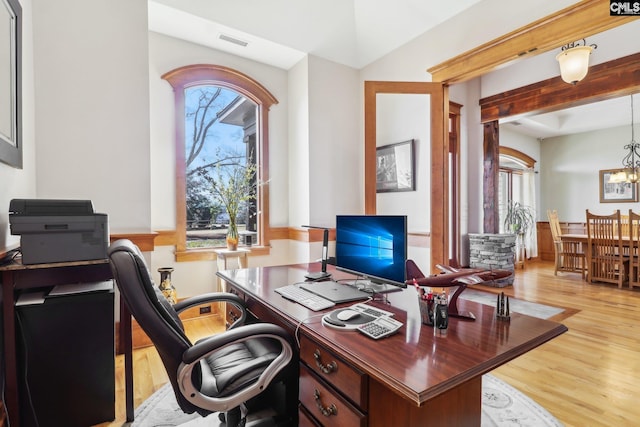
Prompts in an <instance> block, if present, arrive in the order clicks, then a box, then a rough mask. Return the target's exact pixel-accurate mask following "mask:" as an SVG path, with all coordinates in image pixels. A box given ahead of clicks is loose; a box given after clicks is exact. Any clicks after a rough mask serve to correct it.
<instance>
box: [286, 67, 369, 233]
mask: <svg viewBox="0 0 640 427" xmlns="http://www.w3.org/2000/svg"><path fill="white" fill-rule="evenodd" d="M358 87H359V80H358V72H357V71H356V70H354V69H352V68H349V67H346V66H344V65H340V64H337V63H335V62H331V61H327V60H324V59H321V58H318V57H316V56H310V57H309V160H308V161H309V174H310V176H309V206H310V211H309V222H310V224H311V225H318V226H326V227H335V221H336V214H350V213H363V209H364V191H363V190H364V149H363V145H362V144H361V143H360V141H359V135H360V120H359V119H360V115H359V114H358V106H359V104H360V99H359V97H358V94H359V91H358ZM291 202H292V203H296V201H295V199H294V198H293V197H292V200H291ZM292 225H295V224H292Z"/></svg>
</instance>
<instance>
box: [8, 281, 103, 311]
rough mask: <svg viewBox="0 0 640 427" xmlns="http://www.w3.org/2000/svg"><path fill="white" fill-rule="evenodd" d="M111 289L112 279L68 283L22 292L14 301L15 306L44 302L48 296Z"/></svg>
mask: <svg viewBox="0 0 640 427" xmlns="http://www.w3.org/2000/svg"><path fill="white" fill-rule="evenodd" d="M111 289H113V281H112V280H105V281H104V282H89V283H69V284H65V285H57V286H54V287H53V288H52V289H51V290H43V291H40V290H38V291H27V292H22V293H21V294H20V296H19V297H18V300H17V301H16V307H18V306H26V305H36V304H44V302H45V300H46V299H47V298H50V297H61V296H68V295H76V294H84V293H89V292H102V291H110V290H111Z"/></svg>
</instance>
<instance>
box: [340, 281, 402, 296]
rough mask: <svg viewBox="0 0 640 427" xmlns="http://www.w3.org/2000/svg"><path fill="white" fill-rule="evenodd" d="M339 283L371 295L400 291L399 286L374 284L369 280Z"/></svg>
mask: <svg viewBox="0 0 640 427" xmlns="http://www.w3.org/2000/svg"><path fill="white" fill-rule="evenodd" d="M340 283H344V284H346V285H349V286H353V287H354V288H358V289H360V290H362V291H364V292H370V293H373V294H387V293H390V292H398V291H401V290H402V289H401V288H400V286H396V285H390V284H388V283H375V282H372V281H371V280H369V279H356V280H341V281H340Z"/></svg>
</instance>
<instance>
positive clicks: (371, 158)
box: [364, 81, 449, 270]
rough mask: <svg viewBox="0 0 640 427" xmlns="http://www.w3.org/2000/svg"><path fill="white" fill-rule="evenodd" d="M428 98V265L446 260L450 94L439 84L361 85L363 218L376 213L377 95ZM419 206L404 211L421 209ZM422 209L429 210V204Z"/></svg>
mask: <svg viewBox="0 0 640 427" xmlns="http://www.w3.org/2000/svg"><path fill="white" fill-rule="evenodd" d="M377 94H424V95H429V101H430V111H431V164H432V167H431V173H430V175H431V190H430V195H431V200H430V207H431V208H430V210H431V230H429V245H430V248H431V251H430V253H431V257H430V258H431V259H430V260H429V265H430V266H431V269H432V270H435V264H437V263H442V262H444V261H445V260H448V259H449V224H448V218H449V212H448V211H449V182H448V174H449V170H448V169H449V168H448V160H447V159H448V154H449V135H448V133H449V127H448V120H449V94H448V87H447V86H446V85H444V84H443V83H440V82H390V81H365V82H364V209H365V214H367V215H375V214H376V213H377V206H376V205H377V200H376V127H377V126H376V125H377V124H376V95H377ZM421 208H422V207H421V206H420V205H417V206H408V207H407V209H418V210H419V209H421ZM423 209H429V203H425V204H424V208H423Z"/></svg>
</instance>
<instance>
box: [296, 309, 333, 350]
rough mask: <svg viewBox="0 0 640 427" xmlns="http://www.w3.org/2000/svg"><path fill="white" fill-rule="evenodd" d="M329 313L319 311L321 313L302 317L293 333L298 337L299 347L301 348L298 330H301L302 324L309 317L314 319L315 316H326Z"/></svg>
mask: <svg viewBox="0 0 640 427" xmlns="http://www.w3.org/2000/svg"><path fill="white" fill-rule="evenodd" d="M325 314H327V313H319V314H314V315H313V316H308V317H306V318H304V319H302V320H301V321H300V322H298V324H297V325H296V330H295V332H294V333H293V336H294V338H295V339H296V344H298V349H300V337H299V336H298V331H299V330H300V326H302V324H303V323H304V322H306V321H307V320H309V319H313V318H314V317H319V316H324V315H325Z"/></svg>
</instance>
